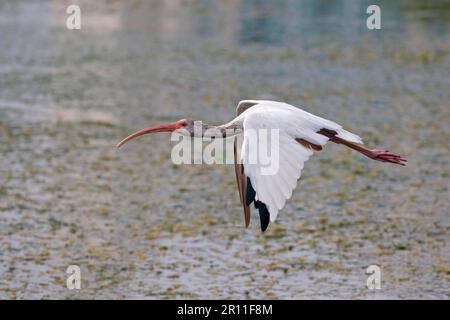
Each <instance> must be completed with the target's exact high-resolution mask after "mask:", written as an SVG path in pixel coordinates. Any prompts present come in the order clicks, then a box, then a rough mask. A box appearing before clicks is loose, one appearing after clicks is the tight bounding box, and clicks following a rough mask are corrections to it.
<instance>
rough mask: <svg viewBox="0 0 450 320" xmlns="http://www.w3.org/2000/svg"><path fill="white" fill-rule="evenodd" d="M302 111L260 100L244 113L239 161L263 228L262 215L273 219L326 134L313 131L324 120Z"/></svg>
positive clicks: (323, 143) (320, 146) (289, 195)
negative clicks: (253, 195) (252, 191)
mask: <svg viewBox="0 0 450 320" xmlns="http://www.w3.org/2000/svg"><path fill="white" fill-rule="evenodd" d="M297 110H298V111H297ZM299 111H301V112H299ZM302 112H303V111H302V110H300V109H297V108H295V107H292V106H289V105H286V104H281V103H273V102H266V101H264V102H261V103H260V104H258V105H257V106H256V107H255V108H252V109H250V110H248V111H247V112H246V114H245V119H244V121H243V128H244V141H243V144H242V149H241V161H242V163H243V164H244V174H245V175H247V176H248V178H249V181H248V183H247V185H250V186H251V187H252V188H253V189H254V191H255V197H254V202H255V206H256V208H258V210H259V212H260V217H261V229H262V230H263V231H264V230H265V229H266V228H267V225H268V223H269V219H263V218H264V216H265V215H270V221H272V222H273V221H275V219H276V217H277V215H278V211H279V210H281V209H282V208H283V207H284V205H285V203H286V200H287V199H289V198H290V197H291V196H292V192H293V190H294V189H295V187H296V185H297V180H298V179H299V178H300V175H301V172H302V169H303V167H304V163H305V162H306V161H307V160H308V159H309V157H310V156H311V155H312V154H313V150H320V149H321V148H322V146H323V145H325V144H326V143H327V141H328V137H326V136H324V135H321V134H319V133H317V131H318V130H319V129H318V128H320V127H322V126H323V123H317V122H320V121H322V120H323V121H327V120H325V119H322V118H319V117H317V120H316V119H314V118H313V119H311V118H306V119H305V116H304V113H302ZM252 152H253V156H252ZM255 152H256V153H257V154H256V155H255V154H254V153H255ZM264 153H266V155H270V156H269V157H267V158H268V159H270V160H269V161H267V159H263V158H261V156H264ZM255 159H256V160H257V161H255ZM246 204H247V205H248V204H249V203H248V202H247V203H246ZM265 221H267V222H265ZM263 222H264V224H263Z"/></svg>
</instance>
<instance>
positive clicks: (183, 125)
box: [117, 119, 194, 148]
mask: <svg viewBox="0 0 450 320" xmlns="http://www.w3.org/2000/svg"><path fill="white" fill-rule="evenodd" d="M157 132H177V133H179V134H182V135H186V136H194V120H190V119H180V120H178V121H175V122H172V123H164V124H159V125H156V126H153V127H149V128H145V129H142V130H139V131H137V132H135V133H133V134H130V135H129V136H128V137H126V138H125V139H123V140H122V141H120V142H119V143H118V144H117V147H118V148H119V147H120V146H122V145H123V144H125V143H126V142H128V141H130V140H131V139H133V138H136V137H139V136H142V135H144V134H148V133H157Z"/></svg>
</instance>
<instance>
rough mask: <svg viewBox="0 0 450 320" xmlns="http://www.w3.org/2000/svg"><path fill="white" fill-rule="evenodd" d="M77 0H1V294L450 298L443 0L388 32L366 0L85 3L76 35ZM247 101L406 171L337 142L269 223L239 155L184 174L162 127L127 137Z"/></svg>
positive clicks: (391, 12)
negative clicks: (335, 127) (73, 281)
mask: <svg viewBox="0 0 450 320" xmlns="http://www.w3.org/2000/svg"><path fill="white" fill-rule="evenodd" d="M72 3H79V2H77V1H47V2H46V1H6V2H2V3H1V4H0V47H1V50H0V152H1V157H0V298H51V299H55V298H97V299H101V298H150V299H154V298H255V299H256V298H263V299H265V298H283V299H294V298H307V299H318V298H358V299H373V298H418V299H429V298H447V299H448V298H449V294H450V290H449V284H450V256H449V253H450V246H449V230H450V219H449V208H450V207H449V205H448V199H449V189H448V188H449V183H448V181H449V143H448V141H449V138H450V132H449V127H448V124H449V122H450V105H449V101H450V90H449V88H450V56H449V49H450V35H449V31H450V6H449V5H448V4H447V3H446V1H433V2H427V4H424V3H423V2H422V1H395V3H392V1H380V2H379V5H380V7H381V10H382V30H379V31H369V30H367V28H366V27H365V20H366V17H367V14H366V13H365V11H366V8H367V6H368V4H370V3H369V2H366V1H361V2H356V1H335V2H333V3H330V2H329V1H293V0H286V1H277V2H275V1H274V2H266V1H257V0H253V1H244V0H242V1H239V0H233V1H226V2H225V1H194V0H188V1H174V0H172V1H134V2H130V3H129V4H126V5H125V4H123V3H120V2H119V1H96V2H95V3H97V4H94V2H90V3H89V2H87V1H86V2H81V10H82V29H81V30H78V31H77V30H68V29H66V27H65V19H66V17H67V14H66V13H65V9H66V6H67V5H68V4H72ZM245 98H253V99H275V100H283V101H286V102H290V103H292V104H294V105H299V106H307V107H305V109H307V110H310V111H312V112H314V113H317V114H319V115H322V116H324V117H326V118H330V119H333V120H335V121H337V122H339V123H341V124H343V125H345V126H346V127H347V128H348V129H350V130H351V131H354V132H355V133H358V134H360V135H361V136H362V137H363V138H364V140H365V141H366V144H367V145H369V146H380V147H385V148H388V149H389V150H393V151H396V152H398V153H401V154H402V155H405V156H406V157H407V158H408V159H409V164H408V166H407V167H406V168H401V167H397V166H391V165H386V164H382V163H377V162H371V161H369V160H368V159H366V158H363V157H361V156H359V155H357V154H354V153H352V152H351V151H349V150H346V149H343V148H342V147H339V146H336V145H334V146H332V145H330V146H327V148H326V150H325V151H323V152H321V153H319V154H317V155H316V156H314V157H313V158H312V159H311V160H310V161H309V162H308V163H307V164H306V166H305V169H304V171H303V177H302V179H301V180H300V183H299V185H298V188H297V189H296V191H295V192H294V195H293V198H292V199H291V201H290V202H289V203H288V205H287V206H286V207H285V209H284V210H283V211H282V212H281V213H280V214H279V219H278V220H277V223H276V224H274V225H272V226H271V227H270V228H269V230H268V231H267V232H266V233H265V234H261V233H260V231H259V221H258V220H257V217H256V216H255V217H254V218H255V220H253V221H252V224H251V228H250V229H245V228H244V227H243V217H242V210H241V208H240V205H239V201H238V195H237V190H236V188H235V181H234V169H233V167H231V166H198V165H197V166H174V165H173V164H172V163H171V161H170V151H171V146H170V141H169V136H168V135H162V134H161V135H159V136H154V137H145V138H142V139H140V140H136V141H135V142H133V143H130V144H128V145H126V146H125V147H124V148H123V149H120V150H116V148H115V144H116V143H117V141H119V140H120V139H121V138H122V137H123V136H124V135H126V134H128V133H130V132H132V131H134V130H136V129H140V128H142V127H144V126H148V125H150V124H154V123H158V122H161V121H167V120H176V119H179V118H182V117H186V116H187V117H190V118H194V119H201V120H204V121H207V122H211V123H214V122H224V121H228V120H229V119H231V118H233V117H234V107H235V105H236V104H237V102H238V101H239V100H241V99H245ZM71 264H76V265H79V266H80V267H81V273H82V284H81V286H82V289H81V290H79V291H70V290H68V289H67V288H66V276H67V275H66V273H65V271H66V268H67V266H69V265H71ZM372 264H376V265H379V266H380V267H381V269H382V289H381V290H374V291H370V290H368V289H367V288H366V286H365V285H366V278H367V275H366V274H365V269H366V267H367V266H369V265H372Z"/></svg>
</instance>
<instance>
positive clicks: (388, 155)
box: [370, 149, 407, 166]
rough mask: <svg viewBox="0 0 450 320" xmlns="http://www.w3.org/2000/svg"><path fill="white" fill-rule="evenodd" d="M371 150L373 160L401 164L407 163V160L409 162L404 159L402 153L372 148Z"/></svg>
mask: <svg viewBox="0 0 450 320" xmlns="http://www.w3.org/2000/svg"><path fill="white" fill-rule="evenodd" d="M370 152H371V154H370V158H372V159H373V160H377V161H381V162H390V163H395V164H399V165H401V166H404V165H406V164H405V162H407V160H406V159H403V158H402V157H401V156H400V155H398V154H396V153H393V152H389V151H388V150H382V149H372V150H370Z"/></svg>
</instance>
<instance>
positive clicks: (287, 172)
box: [117, 100, 406, 232]
mask: <svg viewBox="0 0 450 320" xmlns="http://www.w3.org/2000/svg"><path fill="white" fill-rule="evenodd" d="M209 129H215V131H213V132H219V133H220V134H219V135H217V136H216V137H215V138H225V137H228V136H233V135H237V134H240V133H242V132H243V139H242V140H241V141H242V142H238V141H237V139H236V140H235V142H234V163H235V171H236V179H237V185H238V190H239V196H240V200H241V203H242V206H243V208H244V216H245V226H246V227H248V226H249V224H250V205H251V204H252V203H254V206H255V208H257V209H258V211H259V216H260V222H261V230H262V231H263V232H264V231H265V230H266V229H267V227H268V225H269V222H273V221H275V219H276V217H277V214H278V211H279V210H281V209H282V208H283V207H284V205H285V203H286V200H287V199H289V198H290V197H291V196H292V191H293V190H294V188H295V187H296V185H297V180H298V179H299V178H300V174H301V170H302V169H303V165H304V163H305V162H306V161H307V160H308V158H309V157H310V156H311V155H312V154H313V151H320V150H322V147H323V146H324V145H325V144H326V143H327V142H328V141H331V142H334V143H337V144H342V145H344V146H346V147H349V148H351V149H353V150H355V151H357V152H359V153H362V154H363V155H365V156H367V157H369V158H371V159H373V160H377V161H381V162H388V163H395V164H399V165H402V166H404V165H405V162H406V160H405V159H403V158H402V157H401V156H400V155H398V154H395V153H392V152H389V151H387V150H381V149H368V148H365V147H363V146H362V140H361V138H360V137H359V136H357V135H355V134H353V133H351V132H349V131H346V130H344V129H343V128H342V126H340V125H339V124H337V123H335V122H333V121H330V120H326V119H324V118H321V117H318V116H316V115H313V114H311V113H309V112H306V111H304V110H302V109H300V108H297V107H294V106H292V105H289V104H287V103H282V102H276V101H266V100H244V101H241V102H239V104H238V106H237V108H236V118H234V119H233V120H232V121H230V122H228V123H226V124H223V125H219V126H209V125H206V124H202V126H201V128H200V130H195V129H194V121H192V120H189V119H181V120H178V121H176V122H173V123H168V124H160V125H157V126H154V127H150V128H146V129H143V130H140V131H138V132H136V133H133V134H132V135H130V136H128V137H126V138H125V139H123V140H122V141H120V142H119V143H118V144H117V147H120V146H121V145H123V144H124V143H125V142H127V141H129V140H130V139H133V138H135V137H137V136H140V135H144V134H148V133H155V132H178V133H180V134H184V135H189V136H191V137H206V136H207V135H206V132H208V130H209ZM261 129H266V130H267V129H269V130H270V129H278V134H279V142H278V149H279V162H280V164H279V167H278V170H277V172H276V173H275V174H271V175H263V174H261V172H260V170H258V169H259V166H260V165H259V164H258V163H256V164H250V163H246V161H245V159H247V156H248V153H249V152H251V150H252V148H254V147H255V145H256V143H257V141H255V140H254V139H253V140H252V139H250V134H249V131H251V130H255V131H258V130H261Z"/></svg>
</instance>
